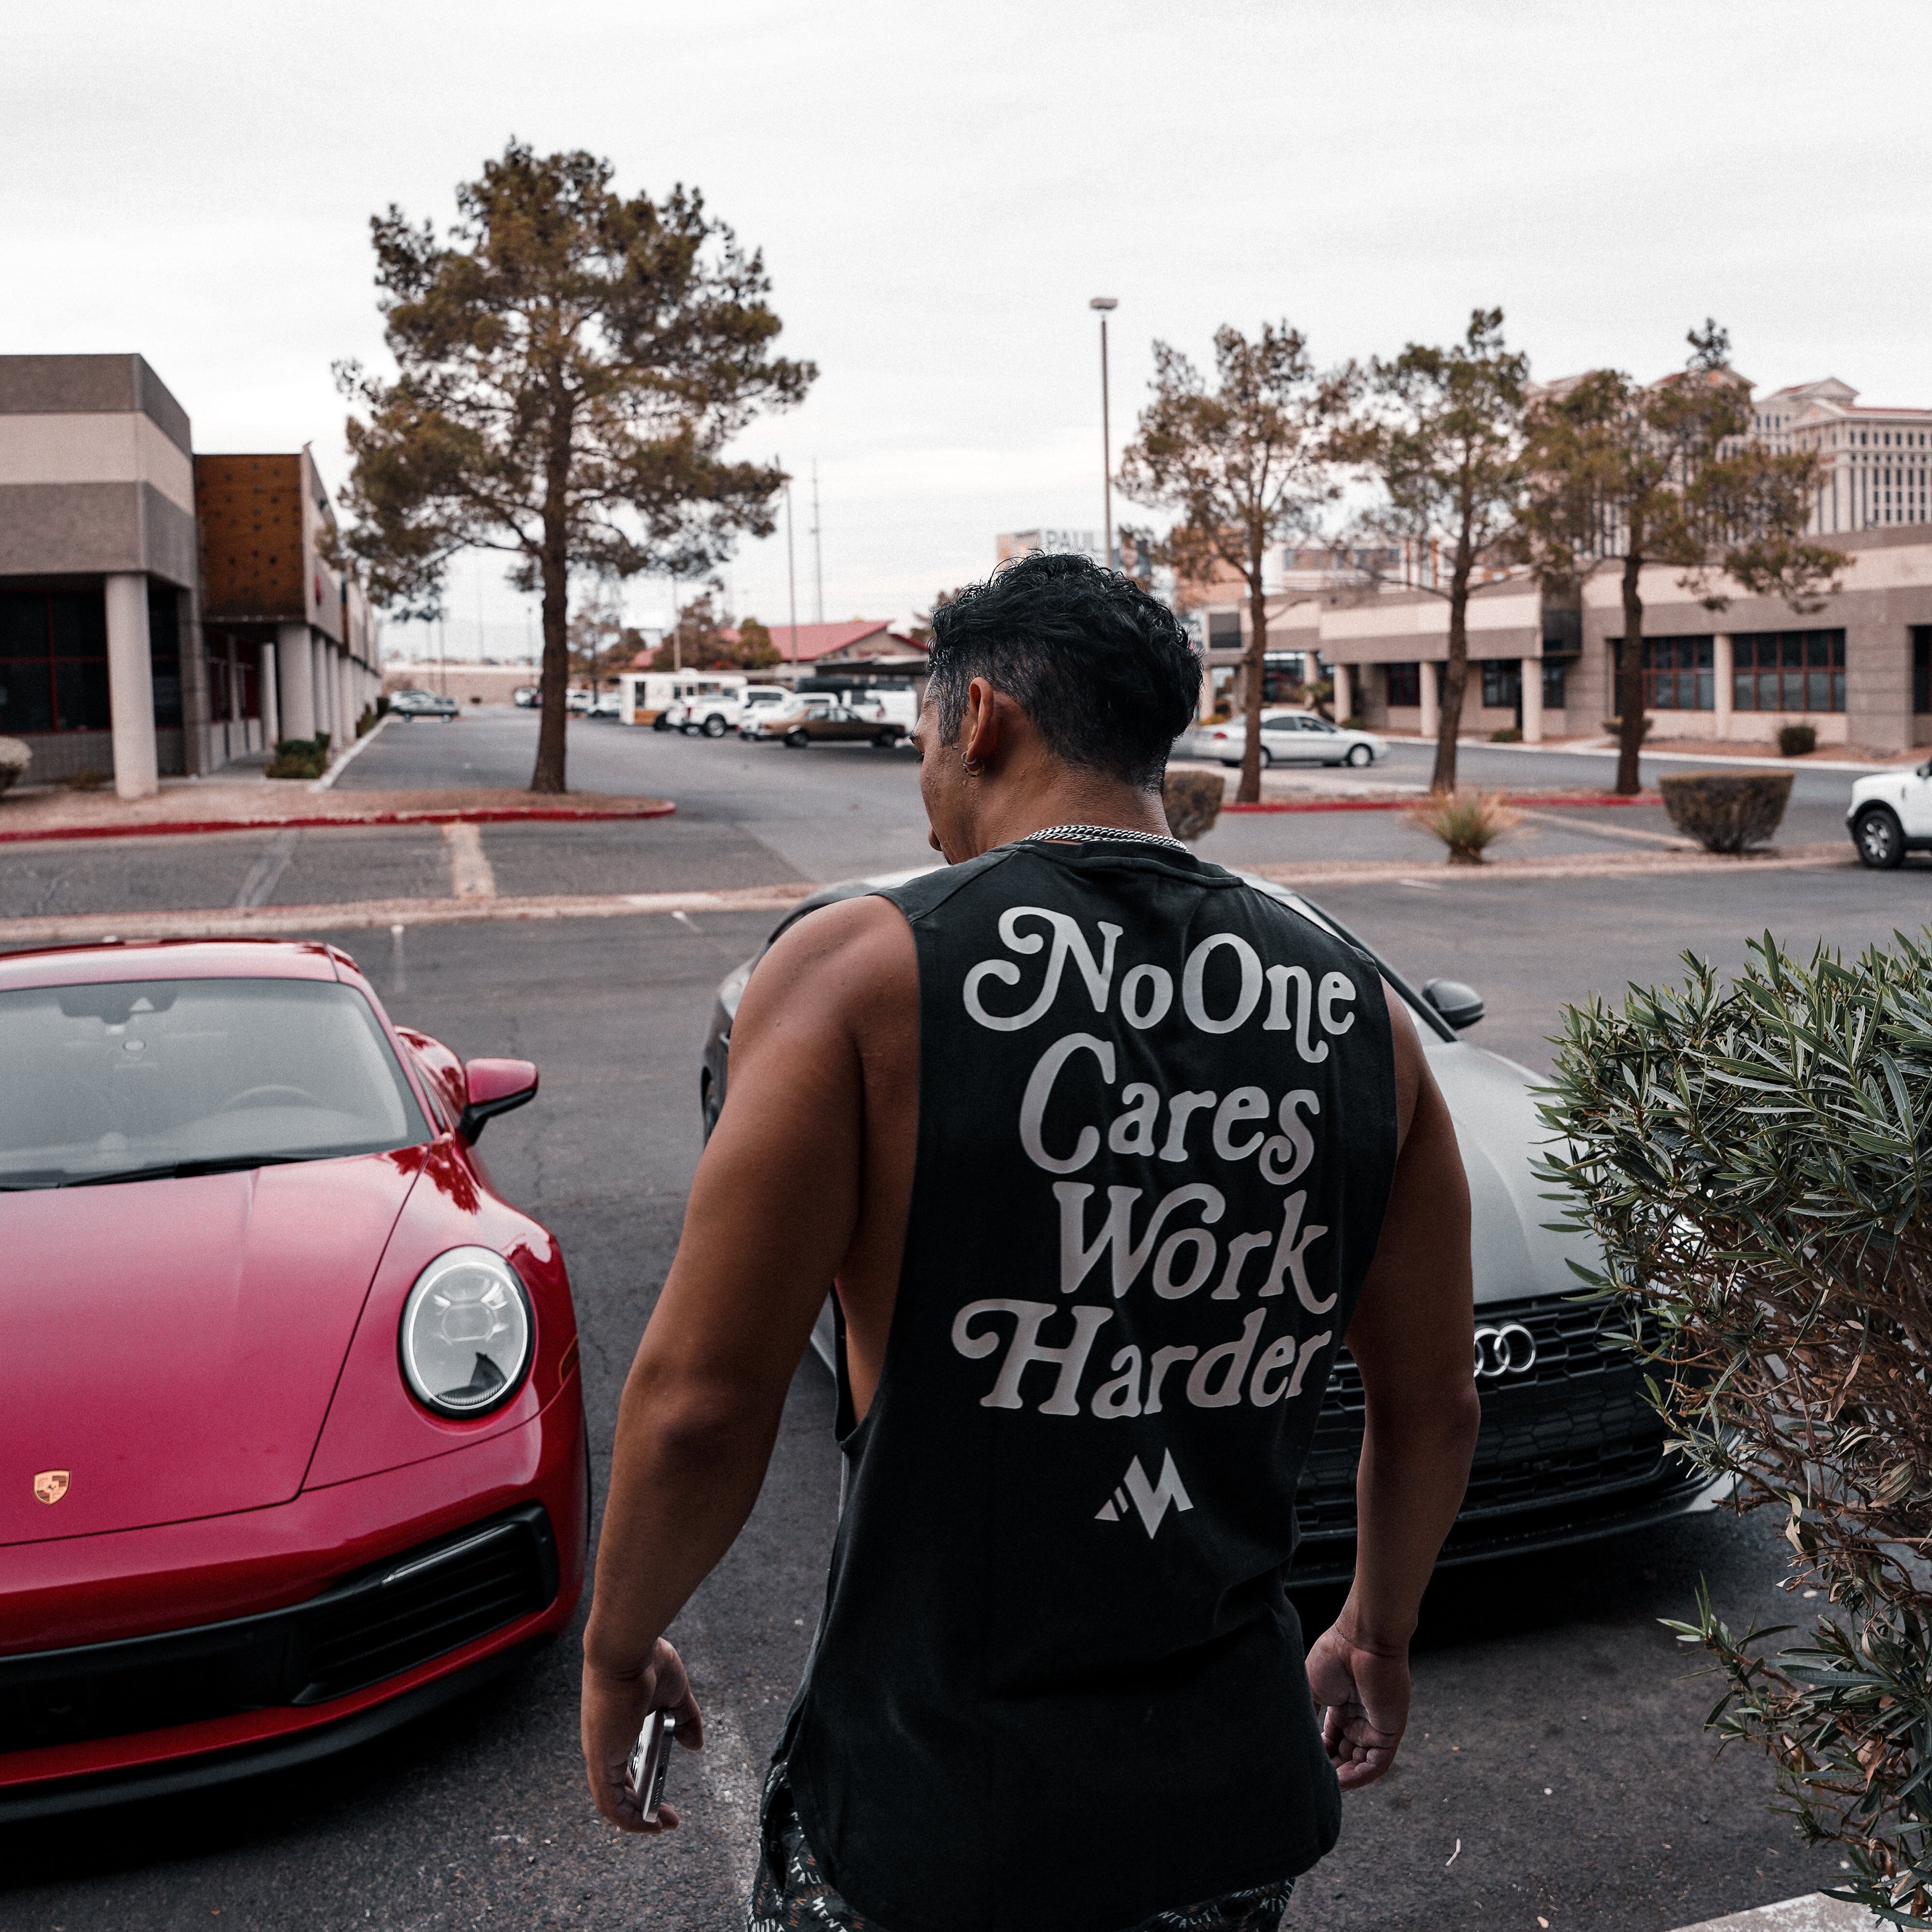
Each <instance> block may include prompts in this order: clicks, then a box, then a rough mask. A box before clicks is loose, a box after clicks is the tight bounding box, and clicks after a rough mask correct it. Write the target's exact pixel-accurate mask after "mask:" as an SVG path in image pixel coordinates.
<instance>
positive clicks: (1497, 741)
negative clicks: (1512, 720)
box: [1490, 724, 1523, 745]
mask: <svg viewBox="0 0 1932 1932" xmlns="http://www.w3.org/2000/svg"><path fill="white" fill-rule="evenodd" d="M1522 742H1523V731H1522V728H1521V727H1520V726H1518V725H1515V724H1505V726H1504V727H1503V728H1502V730H1500V731H1492V732H1491V733H1490V743H1491V744H1493V745H1520V744H1521V743H1522Z"/></svg>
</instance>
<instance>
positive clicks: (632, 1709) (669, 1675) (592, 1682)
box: [581, 1637, 704, 1833]
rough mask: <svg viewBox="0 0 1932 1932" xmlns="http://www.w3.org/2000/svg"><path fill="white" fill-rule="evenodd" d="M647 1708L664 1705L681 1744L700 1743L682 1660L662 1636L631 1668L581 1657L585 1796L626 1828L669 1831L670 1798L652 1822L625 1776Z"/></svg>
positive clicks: (672, 1817) (672, 1824)
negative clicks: (616, 1668)
mask: <svg viewBox="0 0 1932 1932" xmlns="http://www.w3.org/2000/svg"><path fill="white" fill-rule="evenodd" d="M652 1711H667V1712H669V1713H670V1715H671V1716H672V1718H674V1719H675V1720H676V1724H677V1730H676V1733H675V1734H674V1735H675V1736H676V1742H678V1743H679V1744H681V1745H683V1746H684V1748H685V1750H687V1751H702V1750H703V1748H704V1724H703V1719H702V1718H700V1716H699V1715H698V1710H697V1699H696V1698H695V1697H693V1696H692V1695H691V1685H690V1682H689V1680H688V1679H687V1678H686V1677H685V1674H684V1663H683V1660H682V1658H679V1655H678V1654H677V1652H676V1651H674V1650H673V1649H672V1648H671V1647H670V1645H669V1644H667V1643H665V1642H664V1639H663V1638H662V1637H659V1638H658V1640H657V1642H656V1643H655V1645H653V1646H652V1650H651V1656H650V1661H649V1663H647V1664H646V1665H645V1666H644V1667H643V1670H640V1671H637V1672H635V1673H615V1672H611V1671H606V1670H598V1669H597V1668H596V1667H595V1665H593V1664H592V1663H591V1661H590V1660H589V1658H588V1657H586V1658H585V1659H584V1661H583V1709H582V1716H581V1724H582V1730H583V1765H584V1769H585V1770H586V1772H588V1773H589V1778H590V1796H591V1798H592V1801H593V1802H595V1805H596V1807H597V1808H598V1811H601V1812H602V1813H603V1814H604V1817H607V1819H609V1820H610V1822H611V1823H612V1824H613V1825H615V1826H617V1827H618V1828H619V1829H620V1830H622V1831H625V1832H645V1833H652V1832H664V1831H671V1830H674V1829H676V1825H677V1812H676V1808H675V1807H673V1806H672V1805H662V1806H661V1807H660V1808H659V1809H658V1816H657V1818H656V1820H655V1822H652V1821H649V1820H646V1818H645V1817H644V1814H643V1811H642V1809H641V1808H640V1806H639V1805H638V1803H637V1796H636V1794H635V1793H633V1792H632V1791H631V1789H630V1787H629V1786H628V1784H625V1771H626V1770H627V1769H628V1766H629V1764H630V1761H631V1751H632V1749H633V1748H634V1747H635V1745H636V1744H637V1733H638V1732H639V1731H640V1730H642V1729H643V1723H644V1719H645V1718H646V1716H647V1715H649V1713H650V1712H652Z"/></svg>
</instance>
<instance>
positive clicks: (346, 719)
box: [329, 651, 362, 745]
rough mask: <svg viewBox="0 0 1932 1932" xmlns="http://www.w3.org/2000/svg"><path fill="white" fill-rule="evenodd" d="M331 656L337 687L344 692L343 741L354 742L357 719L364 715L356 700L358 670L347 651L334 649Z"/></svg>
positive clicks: (346, 742) (342, 709)
mask: <svg viewBox="0 0 1932 1932" xmlns="http://www.w3.org/2000/svg"><path fill="white" fill-rule="evenodd" d="M329 655H330V656H331V657H332V658H333V659H334V661H335V688H336V689H337V690H338V691H340V692H341V694H342V705H341V711H342V742H343V743H344V745H349V744H352V743H353V742H355V738H356V719H357V718H358V717H359V716H360V715H362V711H361V706H359V705H358V704H357V703H356V670H355V667H354V666H353V665H352V664H350V661H349V653H348V652H347V651H332V652H330V654H329Z"/></svg>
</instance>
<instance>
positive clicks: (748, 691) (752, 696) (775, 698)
mask: <svg viewBox="0 0 1932 1932" xmlns="http://www.w3.org/2000/svg"><path fill="white" fill-rule="evenodd" d="M795 701H796V700H794V698H793V694H792V693H791V692H790V691H787V690H786V689H785V688H784V685H781V684H748V685H745V692H744V702H743V703H742V706H741V707H740V708H739V712H738V724H737V730H738V735H739V737H741V738H749V737H753V736H756V735H757V733H755V732H754V730H752V728H751V727H752V726H753V725H754V724H755V723H756V722H757V720H758V719H759V718H762V717H766V716H772V717H775V716H776V715H777V714H778V712H780V711H782V710H785V709H789V708H790V706H792V705H793V703H794V702H795Z"/></svg>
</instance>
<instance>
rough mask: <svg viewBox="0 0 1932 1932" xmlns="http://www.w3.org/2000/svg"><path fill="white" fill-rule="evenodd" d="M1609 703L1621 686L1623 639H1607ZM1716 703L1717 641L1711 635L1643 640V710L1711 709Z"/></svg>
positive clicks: (1613, 702) (1648, 638)
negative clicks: (1609, 677)
mask: <svg viewBox="0 0 1932 1932" xmlns="http://www.w3.org/2000/svg"><path fill="white" fill-rule="evenodd" d="M1610 650H1611V658H1612V661H1613V672H1612V676H1613V679H1614V682H1613V684H1612V686H1611V691H1612V696H1611V700H1610V701H1611V704H1612V706H1613V708H1614V706H1615V705H1616V702H1617V698H1616V693H1617V692H1619V691H1622V688H1623V683H1622V678H1623V661H1624V640H1622V638H1621V637H1613V638H1612V639H1611V640H1610ZM1717 705H1718V690H1717V660H1716V640H1715V639H1714V638H1711V637H1646V638H1645V639H1644V640H1643V708H1644V709H1646V711H1715V709H1717Z"/></svg>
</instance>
